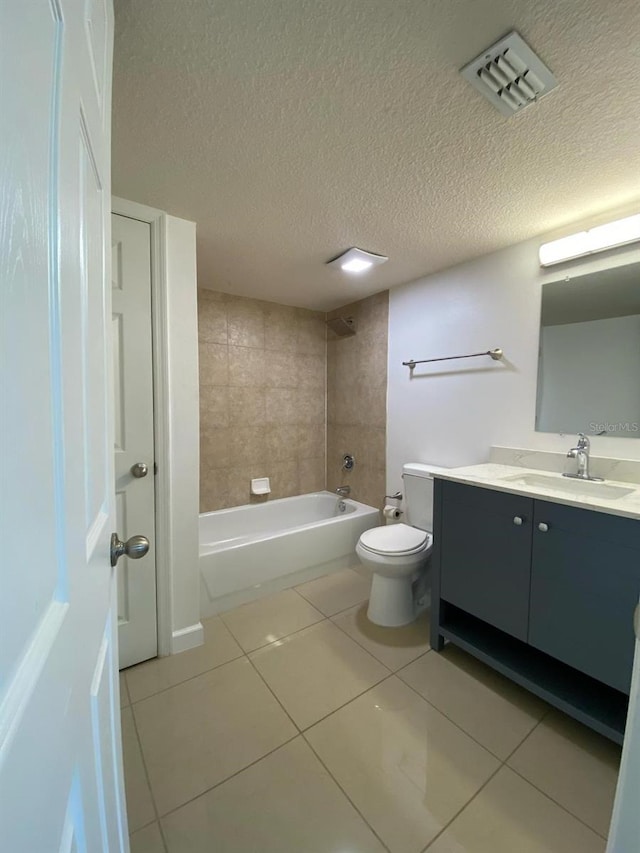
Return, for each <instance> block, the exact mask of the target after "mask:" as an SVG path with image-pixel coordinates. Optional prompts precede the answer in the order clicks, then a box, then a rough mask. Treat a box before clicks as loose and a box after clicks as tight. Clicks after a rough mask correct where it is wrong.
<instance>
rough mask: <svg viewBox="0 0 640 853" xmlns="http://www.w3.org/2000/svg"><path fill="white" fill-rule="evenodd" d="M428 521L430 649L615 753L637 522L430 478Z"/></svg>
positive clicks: (624, 690) (630, 642) (625, 678)
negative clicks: (547, 709) (562, 718)
mask: <svg viewBox="0 0 640 853" xmlns="http://www.w3.org/2000/svg"><path fill="white" fill-rule="evenodd" d="M433 521H434V527H433V532H434V550H433V556H432V565H433V571H432V584H431V647H432V648H433V649H435V650H436V651H440V650H442V648H443V647H444V644H445V642H446V641H449V642H452V643H455V644H456V645H458V646H460V647H461V648H463V649H465V651H467V652H469V654H472V655H474V656H475V657H477V658H479V659H480V660H482V661H484V662H485V663H487V664H488V665H489V666H492V667H493V668H494V669H496V670H498V672H501V673H503V675H506V676H507V677H509V678H511V679H513V681H515V682H516V683H518V684H521V685H522V686H523V687H526V688H527V689H528V690H530V691H532V692H533V693H535V694H536V695H538V696H541V697H542V698H543V699H544V700H545V701H547V702H549V703H550V704H551V705H554V706H555V707H556V708H560V709H561V710H562V711H565V712H566V713H568V714H571V715H572V716H574V717H575V718H576V719H578V720H581V721H582V722H583V723H585V724H586V725H588V726H591V727H592V728H594V729H595V730H596V731H598V732H601V733H602V734H604V735H606V736H607V737H609V738H611V739H612V740H614V741H616V743H622V739H623V734H624V727H625V720H626V715H627V707H628V704H629V686H630V680H631V670H632V660H633V653H634V646H635V643H634V636H633V610H634V607H635V605H636V604H637V602H638V597H639V595H640V520H638V519H633V518H622V517H620V516H615V515H610V514H608V513H603V512H597V511H594V510H590V509H581V508H578V507H571V506H566V505H564V504H557V503H552V502H549V501H546V500H538V499H537V498H536V499H534V498H530V497H527V496H525V495H516V494H511V493H507V492H498V491H494V490H491V489H486V488H482V487H481V486H472V485H467V484H463V483H455V482H451V481H449V480H442V479H440V478H438V477H436V481H435V492H434V514H433Z"/></svg>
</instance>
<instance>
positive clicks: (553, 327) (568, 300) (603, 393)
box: [536, 263, 640, 438]
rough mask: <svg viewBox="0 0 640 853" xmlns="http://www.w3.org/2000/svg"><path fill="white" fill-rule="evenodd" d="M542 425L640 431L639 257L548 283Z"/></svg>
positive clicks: (594, 431) (620, 434)
mask: <svg viewBox="0 0 640 853" xmlns="http://www.w3.org/2000/svg"><path fill="white" fill-rule="evenodd" d="M536 429H537V430H538V431H540V432H555V433H560V432H562V433H578V432H584V433H586V434H587V435H609V436H615V437H616V438H640V263H635V264H628V265H626V266H619V267H615V268H614V269H608V270H602V271H600V272H594V273H589V274H587V275H580V276H575V277H572V278H569V279H567V280H564V281H554V282H549V283H548V284H544V285H543V286H542V313H541V320H540V348H539V352H538V393H537V402H536Z"/></svg>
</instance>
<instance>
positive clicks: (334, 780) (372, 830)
mask: <svg viewBox="0 0 640 853" xmlns="http://www.w3.org/2000/svg"><path fill="white" fill-rule="evenodd" d="M305 731H309V729H306V730H305ZM301 737H302V739H303V740H304V742H305V743H306V744H307V746H308V747H309V749H310V750H311V752H312V753H313V754H314V755H315V757H316V758H317V760H318V761H319V762H320V764H321V765H322V766H323V767H324V769H325V770H326V772H327V773H328V775H329V778H330V779H332V780H333V782H335V784H336V785H337V786H338V788H339V790H340V791H341V792H342V794H344V796H345V797H346V799H347V800H348V801H349V802H350V803H351V805H352V807H353V808H354V810H355V811H356V812H357V814H358V815H360V817H361V818H362V820H363V821H364V823H365V825H366V826H368V827H369V829H370V830H371V832H372V833H373V834H374V835H375V837H376V838H377V839H378V841H379V842H380V844H382V846H383V847H384V849H385V850H387V851H388V853H392V851H391V848H390V847H389V846H388V845H387V844H385V842H384V841H383V840H382V838H381V837H380V836H379V835H378V833H377V832H376V830H375V829H374V828H373V827H372V826H371V824H370V823H369V821H368V820H367V819H366V817H365V816H364V815H363V814H362V812H361V811H360V809H359V808H358V806H357V805H356V804H355V803H354V801H353V800H352V799H351V797H350V796H349V794H347V792H346V791H345V789H344V788H343V787H342V785H341V784H340V782H338V780H337V779H336V777H335V776H334V775H333V773H332V772H331V770H330V769H329V767H328V766H327V765H326V764H325V763H324V761H323V759H322V758H321V757H320V755H319V754H318V753H317V752H316V750H315V749H314V748H313V744H311V743H310V742H309V740H308V738H307V737H305V732H303V733H302V735H301Z"/></svg>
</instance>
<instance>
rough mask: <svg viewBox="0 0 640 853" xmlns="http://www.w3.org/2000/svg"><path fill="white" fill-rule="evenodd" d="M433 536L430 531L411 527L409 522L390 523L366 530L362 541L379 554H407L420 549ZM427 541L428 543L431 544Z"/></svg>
mask: <svg viewBox="0 0 640 853" xmlns="http://www.w3.org/2000/svg"><path fill="white" fill-rule="evenodd" d="M430 538H431V534H430V533H426V532H425V531H424V530H418V528H417V527H410V526H409V525H408V524H389V525H387V526H386V527H373V528H372V529H371V530H365V532H364V533H363V534H362V536H361V537H360V543H361V544H362V545H364V547H365V548H368V549H369V550H370V551H376V552H377V553H378V554H389V555H393V554H407V553H412V552H413V551H418V550H419V549H420V548H422V547H423V546H424V544H425V542H427V539H430ZM430 544H431V543H430V542H427V545H430Z"/></svg>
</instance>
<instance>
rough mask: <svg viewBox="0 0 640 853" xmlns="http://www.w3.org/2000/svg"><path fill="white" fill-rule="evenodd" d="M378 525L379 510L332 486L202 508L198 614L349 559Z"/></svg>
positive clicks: (211, 612) (218, 609)
mask: <svg viewBox="0 0 640 853" xmlns="http://www.w3.org/2000/svg"><path fill="white" fill-rule="evenodd" d="M340 505H341V506H342V507H343V509H342V510H341V509H340ZM378 524H380V515H379V512H378V510H377V509H374V508H373V507H370V506H367V505H366V504H361V503H358V502H357V501H353V500H349V499H346V500H341V499H340V498H338V497H337V496H336V495H335V494H332V493H331V492H314V493H313V494H309V495H300V496H299V497H295V498H282V499H280V500H275V501H269V502H267V503H264V504H252V505H248V506H238V507H232V508H231V509H221V510H218V511H217V512H206V513H203V514H202V515H201V516H200V579H201V596H200V601H201V604H200V610H201V616H202V618H203V619H206V618H207V617H208V616H213V615H214V614H215V613H220V612H221V611H223V610H229V609H230V608H231V607H236V606H238V605H239V604H243V603H244V602H246V601H251V600H253V599H255V598H260V597H261V596H263V595H268V594H270V593H272V592H276V591H277V590H280V589H286V588H287V587H290V586H294V585H295V584H298V583H303V582H304V581H306V580H311V579H312V578H315V577H319V576H320V575H324V574H328V573H329V572H331V571H336V570H337V569H341V568H345V567H346V566H349V565H353V563H354V559H355V547H356V543H357V541H358V539H359V537H360V534H361V533H363V532H364V531H365V530H368V529H369V528H370V527H375V526H376V525H378Z"/></svg>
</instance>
